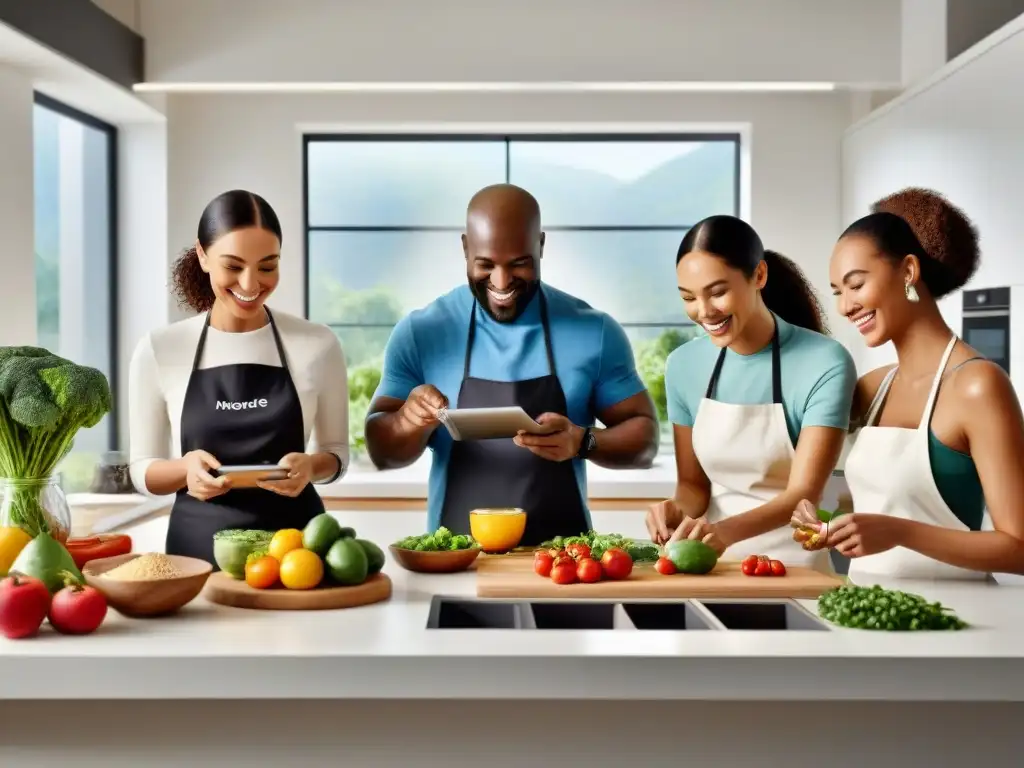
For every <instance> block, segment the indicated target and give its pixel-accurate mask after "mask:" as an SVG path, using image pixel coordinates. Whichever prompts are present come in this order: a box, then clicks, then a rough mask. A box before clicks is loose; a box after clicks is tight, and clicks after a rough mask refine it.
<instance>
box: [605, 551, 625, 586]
mask: <svg viewBox="0 0 1024 768" xmlns="http://www.w3.org/2000/svg"><path fill="white" fill-rule="evenodd" d="M601 567H602V568H603V569H604V575H605V576H607V577H608V578H609V579H613V580H615V581H618V580H619V579H624V578H626V577H627V576H629V574H630V573H632V571H633V558H631V557H630V556H629V553H628V552H626V550H624V549H619V548H618V547H612V548H611V549H609V550H606V551H605V553H604V554H603V555H601Z"/></svg>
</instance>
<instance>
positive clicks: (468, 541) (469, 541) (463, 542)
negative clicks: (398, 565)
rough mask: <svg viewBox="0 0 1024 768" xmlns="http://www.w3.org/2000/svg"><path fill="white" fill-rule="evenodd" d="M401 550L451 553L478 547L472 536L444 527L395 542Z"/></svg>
mask: <svg viewBox="0 0 1024 768" xmlns="http://www.w3.org/2000/svg"><path fill="white" fill-rule="evenodd" d="M395 546H396V547H398V548H399V549H415V550H416V551H418V552H450V551H453V550H458V549H471V548H472V547H475V546H477V543H476V540H475V539H474V538H473V537H472V536H468V535H466V534H464V533H452V532H451V531H450V530H448V529H447V528H445V527H444V526H443V525H442V526H441V527H440V528H438V529H437V530H436V531H434V532H433V533H424V534H422V535H420V536H406V537H405V538H404V539H399V540H398V541H396V542H395Z"/></svg>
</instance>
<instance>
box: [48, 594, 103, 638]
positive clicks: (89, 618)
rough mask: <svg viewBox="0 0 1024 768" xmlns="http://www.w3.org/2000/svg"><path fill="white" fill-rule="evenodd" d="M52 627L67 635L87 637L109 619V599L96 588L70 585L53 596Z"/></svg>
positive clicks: (51, 608)
mask: <svg viewBox="0 0 1024 768" xmlns="http://www.w3.org/2000/svg"><path fill="white" fill-rule="evenodd" d="M49 616H50V626H52V627H53V628H54V629H56V630H57V631H58V632H60V633H62V634H65V635H87V634H89V633H90V632H95V631H96V628H97V627H99V625H100V624H102V623H103V619H105V618H106V617H107V598H105V597H104V596H103V593H102V592H100V591H99V590H98V589H95V588H94V587H89V586H86V585H84V584H69V585H68V586H66V587H64V588H63V589H61V590H60V591H59V592H58V593H57V594H55V595H54V596H53V602H51V603H50V611H49Z"/></svg>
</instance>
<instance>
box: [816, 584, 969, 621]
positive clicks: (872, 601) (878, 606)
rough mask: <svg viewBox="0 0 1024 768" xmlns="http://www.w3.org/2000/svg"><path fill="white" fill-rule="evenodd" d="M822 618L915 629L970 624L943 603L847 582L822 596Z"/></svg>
mask: <svg viewBox="0 0 1024 768" xmlns="http://www.w3.org/2000/svg"><path fill="white" fill-rule="evenodd" d="M818 613H819V614H820V615H821V618H823V619H825V620H827V621H831V622H832V623H833V624H838V625H839V626H841V627H847V628H850V629H881V630H888V631H891V632H914V631H918V630H927V629H964V628H965V627H967V623H966V622H965V621H963V620H961V619H960V618H958V617H957V615H956V614H955V613H953V611H952V610H951V609H949V608H946V607H944V606H943V605H942V604H941V603H929V602H928V601H927V600H925V599H924V598H923V597H921V596H920V595H915V594H912V593H910V592H901V591H898V590H892V589H884V588H883V587H881V586H879V585H878V584H876V585H875V586H873V587H858V586H854V585H846V586H842V587H836V588H835V589H832V590H829V591H828V592H826V593H825V594H823V595H822V596H821V597H819V598H818Z"/></svg>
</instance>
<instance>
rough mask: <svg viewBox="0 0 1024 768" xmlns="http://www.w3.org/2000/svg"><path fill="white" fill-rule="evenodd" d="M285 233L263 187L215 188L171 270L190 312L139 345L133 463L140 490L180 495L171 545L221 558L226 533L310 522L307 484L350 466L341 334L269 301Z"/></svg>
mask: <svg viewBox="0 0 1024 768" xmlns="http://www.w3.org/2000/svg"><path fill="white" fill-rule="evenodd" d="M281 240H282V237H281V224H280V222H279V221H278V218H277V214H276V213H275V212H274V209H273V208H271V207H270V204H269V203H268V202H267V201H266V200H264V199H263V198H262V197H260V196H259V195H257V194H254V193H252V192H247V191H245V190H240V189H236V190H231V191H229V192H225V193H223V194H221V195H218V196H217V197H215V198H214V199H213V200H212V201H211V202H210V203H209V204H208V205H207V206H206V209H205V210H204V211H203V214H202V216H200V217H199V226H198V227H197V229H196V239H195V241H194V242H193V244H192V246H191V247H190V248H189V249H188V250H186V251H185V253H184V254H183V255H182V256H181V257H180V258H179V259H178V260H177V262H176V263H175V265H174V269H173V273H172V274H173V289H174V292H175V293H176V294H177V296H178V299H179V301H180V302H181V303H182V304H183V305H184V306H185V307H187V308H188V309H191V310H192V311H193V312H194V313H196V314H195V316H194V317H191V318H189V319H187V320H182V321H181V322H178V323H172V324H171V325H169V326H166V327H164V328H159V329H157V330H155V331H153V332H152V333H150V334H149V335H147V336H146V337H145V338H143V339H142V340H141V341H140V342H139V344H138V346H137V347H136V349H135V354H134V355H133V356H132V361H131V367H130V370H129V395H128V402H129V429H130V435H131V451H130V453H131V456H130V472H131V477H132V481H133V483H134V484H135V487H136V488H137V489H138V490H139V491H141V492H143V493H147V494H151V495H167V494H172V493H173V494H175V495H176V498H175V501H174V506H173V507H172V508H171V518H170V522H169V524H168V528H167V543H166V552H167V553H168V554H173V555H186V556H189V557H196V558H201V559H203V560H206V561H207V562H209V563H211V564H212V565H214V566H215V567H216V565H217V563H216V561H215V559H214V556H213V537H214V535H215V534H216V533H217V532H218V531H222V530H225V529H228V528H245V529H270V530H278V529H280V528H299V529H302V528H303V527H305V525H306V523H308V522H309V521H310V520H311V519H312V518H313V517H314V516H316V515H319V514H321V513H323V511H324V504H323V501H322V500H321V497H320V494H319V493H318V492H317V491H316V489H315V488H314V487H313V485H312V483H324V482H330V481H332V480H335V479H337V478H339V477H340V476H341V475H342V473H343V472H344V470H345V468H346V465H347V464H348V455H349V447H348V388H347V377H346V366H345V358H344V355H343V354H342V351H341V346H340V345H339V344H338V339H337V338H336V337H335V335H334V334H333V333H332V332H331V330H330V328H327V327H326V326H323V325H319V324H317V323H311V322H309V321H308V320H305V319H303V318H300V317H295V316H293V315H289V314H287V313H285V312H281V311H279V310H274V311H273V312H271V311H270V308H269V307H268V306H267V301H268V299H269V298H270V297H271V296H272V295H273V293H274V290H275V289H276V288H277V284H278V281H279V280H280V272H279V263H280V261H281ZM313 433H315V435H316V439H315V441H314V440H311V434H313ZM229 465H231V466H234V467H239V466H250V467H255V470H253V471H251V472H249V473H247V474H245V475H243V474H240V473H238V472H233V471H226V470H228V469H229V468H230V467H229Z"/></svg>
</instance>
